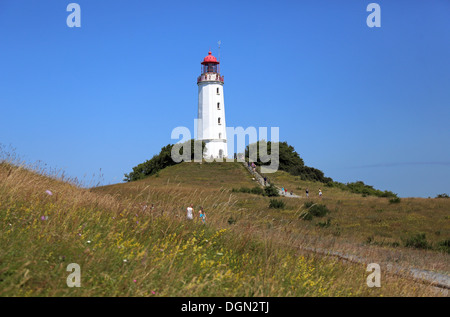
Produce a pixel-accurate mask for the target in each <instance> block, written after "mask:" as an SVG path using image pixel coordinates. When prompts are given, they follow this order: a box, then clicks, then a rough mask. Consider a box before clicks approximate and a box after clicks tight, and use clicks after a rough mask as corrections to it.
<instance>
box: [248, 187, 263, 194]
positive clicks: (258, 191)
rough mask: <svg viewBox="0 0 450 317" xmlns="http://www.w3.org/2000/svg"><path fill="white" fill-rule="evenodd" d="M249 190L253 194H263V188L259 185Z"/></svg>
mask: <svg viewBox="0 0 450 317" xmlns="http://www.w3.org/2000/svg"><path fill="white" fill-rule="evenodd" d="M250 192H251V193H252V194H255V195H264V189H262V188H261V187H259V186H255V187H253V188H252V189H251V190H250Z"/></svg>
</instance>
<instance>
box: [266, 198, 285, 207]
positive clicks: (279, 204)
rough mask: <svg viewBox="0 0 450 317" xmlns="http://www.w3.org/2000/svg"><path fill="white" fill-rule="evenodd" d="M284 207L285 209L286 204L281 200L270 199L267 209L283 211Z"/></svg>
mask: <svg viewBox="0 0 450 317" xmlns="http://www.w3.org/2000/svg"><path fill="white" fill-rule="evenodd" d="M285 207H286V204H285V203H284V201H282V200H278V199H271V200H270V201H269V208H275V209H284V208H285Z"/></svg>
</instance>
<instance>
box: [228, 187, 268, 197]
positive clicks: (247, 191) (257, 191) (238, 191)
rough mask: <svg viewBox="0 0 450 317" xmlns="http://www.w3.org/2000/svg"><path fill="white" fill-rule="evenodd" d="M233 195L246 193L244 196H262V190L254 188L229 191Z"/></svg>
mask: <svg viewBox="0 0 450 317" xmlns="http://www.w3.org/2000/svg"><path fill="white" fill-rule="evenodd" d="M231 192H233V193H246V194H255V195H264V189H262V188H261V187H259V186H255V187H253V188H248V187H241V188H233V189H232V190H231Z"/></svg>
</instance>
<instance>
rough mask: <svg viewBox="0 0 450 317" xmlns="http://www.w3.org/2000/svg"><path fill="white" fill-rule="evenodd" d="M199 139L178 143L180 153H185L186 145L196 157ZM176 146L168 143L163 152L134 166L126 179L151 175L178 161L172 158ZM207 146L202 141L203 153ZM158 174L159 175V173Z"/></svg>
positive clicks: (133, 179)
mask: <svg viewBox="0 0 450 317" xmlns="http://www.w3.org/2000/svg"><path fill="white" fill-rule="evenodd" d="M196 142H198V141H194V140H189V141H187V142H185V143H183V144H181V145H180V144H178V145H177V146H180V147H181V149H180V155H183V148H184V146H186V147H189V146H190V149H191V155H190V158H191V160H193V159H194V145H195V143H196ZM173 147H174V144H168V145H166V146H165V147H163V148H161V152H160V153H159V154H157V155H154V156H153V157H152V158H151V159H150V160H147V161H145V162H144V163H141V164H139V165H137V166H135V167H133V171H132V172H130V173H129V174H125V175H124V181H127V182H132V181H136V180H139V179H143V178H145V177H147V176H151V175H154V174H157V172H159V171H160V170H162V169H164V168H166V167H168V166H172V165H175V164H178V163H176V162H175V161H174V160H173V159H172V148H173ZM204 148H205V143H204V142H202V153H203V150H204ZM157 176H159V175H158V174H157Z"/></svg>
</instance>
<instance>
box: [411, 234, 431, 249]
mask: <svg viewBox="0 0 450 317" xmlns="http://www.w3.org/2000/svg"><path fill="white" fill-rule="evenodd" d="M405 247H408V248H415V249H429V248H430V247H431V246H430V244H429V243H428V241H427V238H426V236H425V233H418V234H416V235H415V236H412V237H409V238H407V239H406V240H405Z"/></svg>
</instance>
